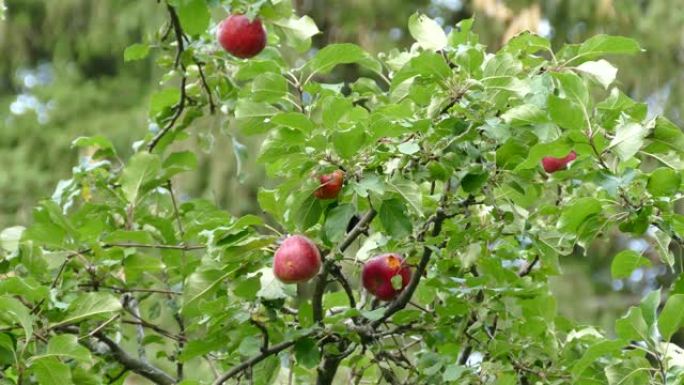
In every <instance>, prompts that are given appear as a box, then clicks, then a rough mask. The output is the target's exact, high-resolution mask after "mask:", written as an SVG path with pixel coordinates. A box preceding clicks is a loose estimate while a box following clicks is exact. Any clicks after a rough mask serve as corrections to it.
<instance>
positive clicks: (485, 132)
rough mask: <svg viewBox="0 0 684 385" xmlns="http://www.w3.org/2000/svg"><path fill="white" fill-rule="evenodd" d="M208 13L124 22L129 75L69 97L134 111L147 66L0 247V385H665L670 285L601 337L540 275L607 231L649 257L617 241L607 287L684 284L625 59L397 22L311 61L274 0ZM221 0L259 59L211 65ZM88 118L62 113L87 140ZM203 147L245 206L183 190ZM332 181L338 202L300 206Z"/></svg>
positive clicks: (204, 169) (678, 308)
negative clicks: (369, 39)
mask: <svg viewBox="0 0 684 385" xmlns="http://www.w3.org/2000/svg"><path fill="white" fill-rule="evenodd" d="M38 3H39V2H26V3H25V4H28V5H27V6H30V5H31V4H38ZM124 3H125V4H128V5H130V6H131V7H134V6H136V5H135V4H142V3H139V2H129V3H126V2H124ZM124 3H122V4H124ZM219 3H221V2H214V1H212V2H205V1H204V0H168V2H160V3H159V4H155V3H154V2H150V4H151V5H150V4H147V3H146V5H140V7H146V9H148V8H149V15H150V17H149V20H150V21H151V20H154V21H155V22H157V23H158V24H157V25H154V26H149V25H148V26H146V28H150V29H149V30H146V31H147V32H146V33H140V34H139V35H138V37H140V39H139V41H137V42H136V43H135V44H132V45H129V46H127V47H126V48H125V49H124V48H121V49H120V52H119V54H120V55H121V56H122V57H123V62H124V63H126V64H122V63H118V62H111V64H112V65H113V66H114V67H116V68H117V69H116V71H117V72H119V71H120V72H121V73H126V74H127V75H126V76H127V77H128V79H130V83H132V84H129V83H122V82H121V77H118V78H115V79H116V80H114V78H113V79H100V80H99V81H98V82H96V83H93V84H90V85H87V87H92V90H93V92H92V94H84V93H82V92H81V91H82V90H83V89H82V88H79V89H78V90H71V92H72V96H76V95H74V94H73V93H74V92H76V91H79V95H77V96H76V97H79V98H82V99H81V100H92V101H93V102H97V95H98V93H97V92H96V90H97V88H98V87H99V86H101V85H103V84H109V85H110V86H111V87H112V88H113V89H115V90H119V91H120V96H123V97H120V98H119V99H120V100H118V103H119V104H117V105H114V106H112V110H114V111H116V110H117V109H118V108H121V110H126V109H129V108H130V109H138V108H141V107H140V99H126V98H125V96H126V92H128V91H130V89H131V88H129V87H133V89H135V88H136V87H147V86H151V85H148V84H143V83H144V82H138V83H136V81H135V79H138V78H143V80H145V79H144V77H145V76H150V74H157V73H158V74H160V78H159V79H160V80H159V82H158V83H157V84H155V85H154V87H153V91H151V92H152V93H151V95H150V97H149V103H148V104H146V105H145V108H146V109H147V113H146V119H145V121H144V122H142V123H140V122H137V123H136V122H127V121H125V120H116V121H114V122H102V126H95V127H93V128H92V129H93V132H92V135H88V136H78V137H75V138H72V139H71V140H70V141H69V142H70V146H71V147H73V148H74V149H76V150H78V151H79V154H80V161H79V162H78V163H76V164H73V165H72V166H73V169H72V173H71V175H70V177H69V178H66V179H63V180H62V181H61V182H59V184H58V185H57V188H56V189H55V191H54V193H53V194H52V196H51V197H50V198H49V199H45V200H43V201H41V202H39V203H38V204H37V205H36V206H35V207H34V209H33V210H32V220H31V222H30V224H29V225H27V226H25V227H24V226H12V227H8V228H5V229H4V230H2V232H0V274H2V280H0V309H2V312H0V365H1V366H0V369H2V371H1V372H0V374H1V375H0V383H7V384H21V385H24V384H39V385H52V384H55V385H57V384H59V385H63V384H72V383H73V384H124V383H126V384H129V383H133V381H148V382H151V383H155V384H162V385H166V384H182V385H196V384H213V385H220V384H233V383H245V384H262V385H266V384H293V383H302V384H309V383H316V384H317V385H329V384H341V383H345V382H349V383H352V384H361V383H380V384H391V385H396V384H422V383H437V384H449V383H459V384H516V383H520V384H534V383H550V384H565V383H576V384H606V383H608V384H614V385H617V384H644V383H654V384H663V385H665V384H677V383H682V381H683V379H684V374H683V372H684V358H683V354H684V352H683V351H682V350H681V348H679V347H678V346H677V345H676V344H675V343H672V341H673V340H672V339H673V336H675V334H676V333H677V332H678V331H679V329H680V328H681V327H682V326H684V311H683V310H682V309H684V303H683V302H684V286H683V285H682V281H681V280H679V279H677V280H675V281H674V282H673V283H672V284H671V285H669V284H668V285H663V287H660V288H658V289H657V290H652V291H648V292H645V293H643V296H642V298H641V300H640V302H639V303H638V304H636V305H635V306H631V307H625V308H624V309H623V314H624V316H623V317H622V318H620V319H619V320H617V321H616V322H615V324H614V331H615V334H614V335H610V334H608V333H607V332H606V331H605V330H603V328H601V327H600V326H597V325H586V324H582V323H580V322H577V321H575V320H572V319H570V318H567V317H564V316H562V315H561V314H559V312H558V307H559V303H558V299H557V297H556V296H554V295H553V294H552V292H551V290H550V283H549V282H550V280H551V279H552V278H553V277H555V276H557V275H559V274H562V269H561V268H560V261H561V259H562V258H565V257H568V256H571V255H575V254H586V253H587V251H588V250H590V247H591V246H592V245H593V244H594V242H596V240H597V239H600V238H602V237H606V236H608V235H609V234H614V233H616V232H617V233H620V234H623V235H625V236H627V237H634V238H637V237H638V238H639V239H648V240H649V241H650V242H651V243H652V244H653V248H652V250H654V251H655V253H654V256H653V257H651V256H647V255H645V254H644V250H640V249H638V248H635V247H624V248H623V249H622V250H620V251H619V252H617V253H616V254H615V255H612V256H611V263H610V272H611V276H612V278H614V279H617V280H619V279H622V278H626V277H629V276H630V275H631V274H633V272H634V271H636V270H638V269H639V268H642V267H645V266H651V265H653V264H658V265H659V266H662V267H663V269H666V270H667V271H669V273H670V274H671V275H672V276H678V275H680V274H681V273H682V263H681V248H682V244H683V242H684V241H683V237H684V216H682V215H680V214H679V213H678V212H677V208H676V204H677V202H678V201H679V200H681V198H682V190H681V186H682V177H681V176H682V169H684V159H683V156H684V133H682V131H681V129H680V128H679V127H678V126H677V125H676V124H675V123H673V122H672V121H671V120H669V119H667V118H665V117H662V116H651V115H650V114H649V110H648V107H647V105H646V104H645V103H642V102H638V101H636V100H634V99H633V98H632V97H630V96H629V95H628V94H626V93H625V92H623V91H622V90H621V87H620V82H619V77H618V75H617V73H618V72H617V68H616V67H615V66H614V64H612V62H613V61H614V60H615V58H616V57H619V56H623V55H640V54H641V53H642V47H641V45H640V43H639V42H637V41H636V40H634V39H631V38H627V37H621V36H616V35H608V34H596V35H594V36H592V37H589V38H587V39H586V40H584V41H582V42H575V43H563V44H561V43H560V42H553V43H552V41H551V40H550V39H548V38H546V37H543V36H540V35H538V34H535V33H531V32H521V33H518V34H516V35H514V36H512V37H511V38H510V39H509V40H508V41H506V42H505V43H499V44H495V45H493V47H495V48H494V49H488V47H487V46H486V45H484V44H483V43H482V41H483V40H482V39H481V38H480V36H479V35H478V33H476V32H477V29H476V28H474V25H477V24H475V23H474V21H473V19H463V20H460V21H459V22H458V23H456V24H454V25H449V26H448V27H449V28H447V29H445V28H444V25H442V24H444V23H442V24H440V22H438V21H437V20H435V19H434V18H431V17H429V16H428V15H426V14H425V13H421V12H416V13H412V14H410V15H409V16H408V19H407V20H406V30H407V31H408V36H410V39H411V43H410V45H408V46H399V47H392V48H391V49H387V50H385V51H383V52H379V53H377V54H376V53H370V52H368V50H367V49H365V48H364V47H362V45H359V44H353V43H348V42H336V43H335V42H323V43H320V45H319V46H316V47H314V48H313V49H312V48H311V47H312V40H315V39H317V38H319V37H320V35H321V31H320V29H319V26H318V25H319V24H317V22H318V20H317V19H315V18H312V17H310V16H307V15H303V14H300V13H297V12H296V9H294V8H293V6H292V5H291V4H290V2H288V1H281V0H271V1H258V2H250V1H232V2H230V4H227V2H223V3H225V4H219ZM475 3H477V2H475ZM102 4H105V2H103V3H102ZM530 4H532V2H527V1H525V2H521V1H516V2H512V3H511V6H512V7H516V6H517V7H527V6H529V5H530ZM221 5H230V11H229V12H230V13H236V12H240V13H245V14H246V15H247V16H248V17H250V18H252V19H253V18H255V17H259V18H260V20H261V21H262V22H263V24H264V25H265V26H266V30H267V33H268V45H267V46H266V48H265V49H264V50H263V51H262V52H261V53H260V54H259V55H257V56H255V57H253V58H250V59H238V58H236V57H233V56H231V55H229V54H228V53H226V52H224V51H223V50H222V49H221V47H220V46H219V44H218V43H217V42H216V30H217V26H218V24H219V22H220V21H221V20H223V19H224V18H225V17H226V16H227V14H228V12H226V9H225V8H224V7H222V6H221ZM100 6H101V7H105V8H102V9H107V8H106V6H105V5H93V8H92V9H93V12H95V11H96V10H98V9H100V8H98V7H100ZM10 9H11V8H10ZM102 9H100V10H102ZM125 9H126V8H125V7H124V8H122V11H125ZM95 14H98V13H97V12H95ZM152 15H154V16H152ZM10 16H11V15H10ZM11 20H13V21H11V22H13V23H18V22H21V20H17V19H11ZM102 20H110V19H108V18H107V17H104V16H103V19H102ZM331 23H332V22H331ZM133 30H137V27H133ZM329 30H330V29H328V31H329ZM83 38H85V37H83ZM90 38H92V36H91V37H87V38H86V39H90ZM103 39H105V40H106V39H107V38H106V37H104V38H103ZM75 41H78V39H77V40H75ZM75 41H74V42H75ZM74 42H70V43H69V44H68V47H65V49H75V50H77V49H78V48H79V47H78V44H76V43H74ZM71 43H73V44H71ZM115 43H116V39H112V41H109V42H108V44H114V45H113V46H114V47H116V44H115ZM102 49H103V50H105V51H106V50H107V49H111V47H110V48H106V47H103V48H102ZM97 57H98V55H97V54H93V55H92V56H90V55H86V56H84V59H83V61H82V62H79V64H78V65H79V66H82V67H81V68H80V69H79V70H78V71H75V72H74V76H75V77H76V79H82V78H81V77H80V76H82V75H83V73H85V72H87V71H88V68H89V65H90V64H89V63H91V60H92V61H94V62H93V63H98V59H97ZM630 57H633V56H630ZM91 64H92V63H91ZM93 65H94V66H95V67H98V68H99V65H98V64H93ZM148 65H149V66H154V68H150V67H148ZM119 66H121V68H119ZM128 66H131V67H130V68H131V69H125V68H128ZM110 80H111V81H110ZM25 86H26V85H25ZM84 87H86V86H84ZM84 89H87V88H84ZM89 97H92V99H89ZM64 100H65V101H68V100H69V99H68V97H65V99H64ZM64 103H66V102H64ZM88 107H89V106H85V105H83V104H81V103H77V104H76V105H75V106H74V109H73V110H66V111H62V112H59V113H61V114H64V119H68V118H69V117H70V116H71V115H70V114H83V115H84V117H85V118H86V121H88V122H92V121H93V120H90V119H95V118H94V117H93V116H91V115H88ZM125 115H126V116H128V115H127V114H125ZM57 116H59V114H57ZM52 119H55V118H54V117H53V118H52ZM53 121H54V120H53ZM127 123H129V124H131V125H134V124H139V125H142V126H144V127H147V130H146V131H144V132H143V131H142V130H138V131H136V132H141V133H142V135H140V136H139V137H138V138H137V139H136V140H135V141H134V142H132V143H131V144H130V146H128V147H125V148H130V149H129V150H124V152H122V151H121V150H120V148H121V146H118V145H117V144H116V141H115V140H111V139H110V138H109V137H108V136H110V135H109V134H111V133H110V132H108V131H107V130H104V131H103V130H101V128H102V127H111V126H110V125H109V124H112V125H116V126H119V127H121V130H126V131H127V130H130V126H126V124H127ZM16 127H19V126H16ZM98 128H100V129H98ZM12 134H14V135H15V136H14V137H13V138H14V139H13V140H14V141H15V142H19V141H20V139H21V138H22V135H21V132H20V131H19V130H16V131H12ZM41 140H44V141H46V140H47V138H42V139H41ZM244 143H249V145H245V144H244ZM44 147H46V148H49V147H50V143H49V142H45V143H44ZM203 151H204V152H206V153H211V154H214V156H216V157H217V158H218V159H226V158H231V159H234V160H233V162H234V165H235V168H234V171H235V173H234V174H231V178H236V179H241V178H242V180H243V181H244V180H245V179H246V178H247V175H248V173H249V171H250V170H249V169H246V168H245V167H244V162H245V161H246V160H247V159H249V160H250V161H255V162H258V164H259V167H261V168H262V169H263V173H264V174H265V177H264V181H261V180H259V183H258V186H257V188H258V189H257V191H256V192H255V193H254V194H253V195H248V196H243V197H242V198H241V199H245V200H247V201H248V202H247V203H246V204H245V205H244V206H242V208H243V210H241V211H244V212H242V213H239V214H236V213H235V212H233V213H231V212H230V211H228V210H226V209H224V208H222V207H221V206H220V204H217V202H216V201H215V200H212V199H207V198H206V197H202V196H200V195H201V194H199V193H198V194H193V193H196V192H197V191H193V189H192V188H187V187H184V183H188V181H194V180H195V179H193V178H200V179H201V178H206V177H207V175H206V174H207V173H208V172H209V171H211V167H209V166H206V164H203V163H202V157H203V156H204V155H203ZM569 154H574V157H573V156H571V157H570V158H565V157H566V156H568V155H569ZM549 157H553V158H560V159H563V160H555V161H554V160H553V159H551V160H549ZM56 159H57V158H55V157H54V156H47V157H46V158H45V161H46V162H47V164H46V166H45V167H46V168H47V169H48V170H49V167H50V163H52V162H55V160H56ZM549 161H551V162H552V163H553V166H552V167H551V166H549V163H548V162H549ZM568 161H569V163H568ZM542 163H544V165H543V166H542ZM336 171H342V172H343V175H344V179H345V183H344V186H343V187H342V189H341V191H339V192H337V191H335V194H331V195H326V196H322V195H321V194H319V193H317V191H319V189H320V188H321V184H320V183H321V181H322V179H319V177H320V176H321V175H325V174H329V173H333V172H336ZM193 176H194V177H193ZM324 183H327V182H324ZM323 198H325V199H323ZM328 198H331V199H328ZM227 199H232V200H237V199H238V198H237V197H235V196H228V197H227ZM293 234H299V235H303V236H306V237H307V238H308V239H310V240H311V242H313V244H314V245H315V246H316V248H317V250H318V252H319V253H320V255H321V256H322V261H321V262H322V266H321V268H320V271H319V272H318V274H316V275H315V277H314V278H313V279H312V280H311V281H310V282H300V283H298V284H297V285H295V284H286V283H283V282H281V281H280V280H278V278H276V276H275V275H274V271H273V257H274V253H275V252H276V250H277V249H278V248H279V247H280V246H281V245H282V244H283V242H284V240H285V238H286V237H287V236H288V235H293ZM386 253H393V255H397V256H401V257H402V258H403V259H404V261H403V262H401V266H402V267H403V268H408V269H410V271H411V274H410V279H408V281H407V280H405V279H404V277H402V276H401V274H399V275H394V276H393V277H392V279H391V282H390V284H391V285H392V288H393V289H394V290H395V291H396V296H390V298H384V299H385V300H380V298H374V297H373V295H371V294H370V293H369V290H366V289H367V287H366V289H364V287H363V285H362V284H361V282H360V281H361V272H362V269H363V265H364V264H365V263H366V262H367V261H368V260H369V259H370V258H371V257H373V256H376V255H385V254H386ZM281 278H282V277H281Z"/></svg>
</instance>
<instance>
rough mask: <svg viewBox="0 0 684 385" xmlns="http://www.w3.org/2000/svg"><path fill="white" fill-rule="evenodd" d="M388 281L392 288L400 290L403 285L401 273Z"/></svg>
mask: <svg viewBox="0 0 684 385" xmlns="http://www.w3.org/2000/svg"><path fill="white" fill-rule="evenodd" d="M390 283H391V284H392V288H393V289H394V290H401V289H402V288H403V287H404V277H402V276H401V274H397V275H395V276H393V277H392V278H391V279H390Z"/></svg>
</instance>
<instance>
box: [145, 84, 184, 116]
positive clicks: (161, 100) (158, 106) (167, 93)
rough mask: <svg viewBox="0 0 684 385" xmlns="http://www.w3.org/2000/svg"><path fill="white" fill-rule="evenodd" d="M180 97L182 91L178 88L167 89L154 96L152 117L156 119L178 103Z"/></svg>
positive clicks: (151, 100)
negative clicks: (159, 114)
mask: <svg viewBox="0 0 684 385" xmlns="http://www.w3.org/2000/svg"><path fill="white" fill-rule="evenodd" d="M180 95H181V94H180V91H179V90H178V89H177V88H165V89H163V90H161V91H158V92H155V93H154V94H152V97H151V98H150V116H152V117H154V116H156V115H157V114H158V113H160V112H162V111H164V110H165V109H167V108H170V107H171V106H173V105H175V104H176V103H178V101H179V100H180Z"/></svg>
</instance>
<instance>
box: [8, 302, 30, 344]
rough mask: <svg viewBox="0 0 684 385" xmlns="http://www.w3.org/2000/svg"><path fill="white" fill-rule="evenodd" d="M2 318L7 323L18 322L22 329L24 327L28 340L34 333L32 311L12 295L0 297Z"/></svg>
mask: <svg viewBox="0 0 684 385" xmlns="http://www.w3.org/2000/svg"><path fill="white" fill-rule="evenodd" d="M0 320H2V321H3V322H4V323H5V324H6V325H9V324H13V323H15V322H18V323H19V324H20V325H21V327H22V329H24V335H25V336H26V340H27V341H28V340H29V339H30V338H31V336H32V335H33V317H32V316H31V313H29V311H28V309H27V308H26V306H24V305H23V304H22V303H21V302H19V301H18V300H16V299H14V298H12V297H9V296H2V297H0Z"/></svg>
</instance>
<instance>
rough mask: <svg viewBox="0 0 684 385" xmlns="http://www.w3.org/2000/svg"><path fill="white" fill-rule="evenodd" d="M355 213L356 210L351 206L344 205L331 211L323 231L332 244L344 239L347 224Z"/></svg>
mask: <svg viewBox="0 0 684 385" xmlns="http://www.w3.org/2000/svg"><path fill="white" fill-rule="evenodd" d="M355 212H356V208H355V207H354V205H351V204H342V205H339V206H337V207H335V208H334V209H332V210H330V212H329V213H328V215H327V217H326V218H325V224H324V225H323V231H324V232H325V235H326V237H327V238H328V239H329V240H330V241H331V242H339V241H340V240H342V238H344V234H345V233H346V231H347V224H348V223H349V220H350V219H351V218H352V217H353V216H354V213H355Z"/></svg>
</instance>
